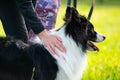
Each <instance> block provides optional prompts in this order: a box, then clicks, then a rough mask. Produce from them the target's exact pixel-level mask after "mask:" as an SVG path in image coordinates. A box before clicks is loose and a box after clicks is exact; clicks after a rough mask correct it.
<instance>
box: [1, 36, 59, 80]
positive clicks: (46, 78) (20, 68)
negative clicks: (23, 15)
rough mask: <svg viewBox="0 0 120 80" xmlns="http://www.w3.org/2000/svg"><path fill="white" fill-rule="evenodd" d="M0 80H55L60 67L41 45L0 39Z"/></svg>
mask: <svg viewBox="0 0 120 80" xmlns="http://www.w3.org/2000/svg"><path fill="white" fill-rule="evenodd" d="M0 42H1V43H0V80H31V77H32V72H33V67H35V72H34V79H35V80H54V79H55V77H56V73H57V71H58V67H57V65H56V61H55V59H54V58H53V57H52V56H51V55H50V53H49V52H48V51H47V50H46V49H45V48H44V46H43V45H40V44H26V43H24V42H22V41H20V40H14V39H11V38H0Z"/></svg>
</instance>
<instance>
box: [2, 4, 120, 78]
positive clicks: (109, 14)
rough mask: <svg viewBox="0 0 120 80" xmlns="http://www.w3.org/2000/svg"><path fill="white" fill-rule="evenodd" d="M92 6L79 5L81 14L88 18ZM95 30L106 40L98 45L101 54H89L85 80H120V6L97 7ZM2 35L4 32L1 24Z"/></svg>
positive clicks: (62, 10) (60, 20) (59, 19)
mask: <svg viewBox="0 0 120 80" xmlns="http://www.w3.org/2000/svg"><path fill="white" fill-rule="evenodd" d="M89 8H90V5H84V4H82V5H78V7H77V9H78V10H79V12H80V13H81V14H83V15H85V16H87V14H88V11H89ZM65 9H66V5H61V8H60V10H59V14H58V17H57V23H56V26H57V28H58V27H59V26H61V25H62V24H63V23H64V21H63V18H64V15H65ZM91 22H92V23H93V24H94V27H95V30H97V31H98V32H100V33H102V34H104V35H105V36H106V40H105V41H104V42H102V43H96V45H98V46H99V48H100V51H99V52H88V53H87V54H88V66H87V69H86V70H85V73H84V75H83V80H120V36H119V35H120V6H112V5H111V6H110V5H107V6H105V5H101V6H100V5H95V9H94V12H93V15H92V18H91ZM0 35H4V32H3V30H2V27H1V23H0Z"/></svg>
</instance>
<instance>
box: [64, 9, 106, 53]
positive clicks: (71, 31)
mask: <svg viewBox="0 0 120 80" xmlns="http://www.w3.org/2000/svg"><path fill="white" fill-rule="evenodd" d="M89 19H90V16H89V18H88V19H87V18H86V17H84V16H82V15H80V14H79V13H78V11H77V10H76V9H75V8H73V7H67V9H66V15H65V18H64V20H65V21H66V31H65V32H66V35H69V36H71V37H72V38H73V40H74V41H75V42H76V44H77V45H79V44H81V45H82V48H83V50H84V51H86V50H92V51H98V50H99V49H98V48H97V47H96V46H95V45H94V44H93V43H92V42H101V41H103V40H104V39H105V37H104V36H103V35H101V34H99V33H97V32H96V31H95V30H94V27H93V24H92V23H91V22H90V21H89Z"/></svg>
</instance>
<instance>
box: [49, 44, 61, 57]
mask: <svg viewBox="0 0 120 80" xmlns="http://www.w3.org/2000/svg"><path fill="white" fill-rule="evenodd" d="M47 47H48V49H49V51H50V52H51V53H52V54H53V55H57V56H58V57H60V55H59V54H58V53H57V51H56V50H55V47H54V46H53V45H50V46H47Z"/></svg>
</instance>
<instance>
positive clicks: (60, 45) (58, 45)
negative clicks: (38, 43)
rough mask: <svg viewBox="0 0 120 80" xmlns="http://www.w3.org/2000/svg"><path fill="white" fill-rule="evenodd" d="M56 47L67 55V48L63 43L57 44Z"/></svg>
mask: <svg viewBox="0 0 120 80" xmlns="http://www.w3.org/2000/svg"><path fill="white" fill-rule="evenodd" d="M55 47H56V48H58V49H59V50H60V51H62V52H64V53H66V48H65V47H64V45H63V44H62V43H61V42H59V41H58V42H57V43H55Z"/></svg>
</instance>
